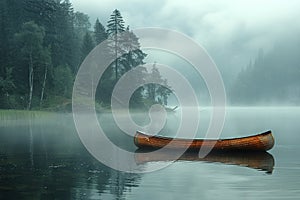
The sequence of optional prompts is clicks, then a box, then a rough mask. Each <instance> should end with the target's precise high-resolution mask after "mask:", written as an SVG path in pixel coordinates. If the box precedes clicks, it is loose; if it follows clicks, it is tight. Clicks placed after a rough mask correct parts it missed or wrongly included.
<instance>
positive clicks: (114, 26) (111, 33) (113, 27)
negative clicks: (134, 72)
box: [107, 9, 125, 80]
mask: <svg viewBox="0 0 300 200" xmlns="http://www.w3.org/2000/svg"><path fill="white" fill-rule="evenodd" d="M124 31H125V26H124V20H123V17H122V16H121V13H120V11H119V10H117V9H115V10H114V11H113V13H112V14H111V16H110V19H109V21H108V22H107V34H108V38H109V39H110V41H111V48H112V52H113V53H114V56H115V62H114V65H115V66H114V67H115V80H118V78H119V58H118V57H119V56H121V55H122V53H123V51H122V49H121V47H120V35H119V33H122V32H124Z"/></svg>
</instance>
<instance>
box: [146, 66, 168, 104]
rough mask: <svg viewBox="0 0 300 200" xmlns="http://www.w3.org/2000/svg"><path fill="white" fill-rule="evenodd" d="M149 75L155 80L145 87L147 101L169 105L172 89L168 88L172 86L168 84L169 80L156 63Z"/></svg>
mask: <svg viewBox="0 0 300 200" xmlns="http://www.w3.org/2000/svg"><path fill="white" fill-rule="evenodd" d="M147 77H148V78H150V80H152V81H154V82H155V83H150V84H148V85H147V86H146V87H145V90H146V96H145V97H146V99H147V100H148V101H147V103H148V104H156V103H158V104H161V105H167V104H168V97H169V96H170V94H171V93H172V90H170V89H168V88H170V86H168V83H167V80H166V79H163V78H162V76H161V74H160V72H159V70H158V68H157V67H156V64H154V65H153V67H152V70H151V73H149V75H148V76H147Z"/></svg>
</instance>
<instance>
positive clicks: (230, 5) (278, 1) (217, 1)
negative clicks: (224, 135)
mask: <svg viewBox="0 0 300 200" xmlns="http://www.w3.org/2000/svg"><path fill="white" fill-rule="evenodd" d="M71 2H72V3H73V5H74V8H75V10H77V11H81V12H84V13H87V14H88V15H90V17H91V22H92V24H93V23H94V20H95V19H96V18H97V17H98V18H99V19H100V21H101V22H102V23H103V24H104V25H106V22H107V20H108V18H109V15H110V14H111V13H112V11H113V10H114V9H119V10H120V11H121V14H122V16H123V18H124V20H125V22H126V25H130V27H131V28H132V29H134V28H141V27H163V28H171V29H174V30H177V31H180V32H183V33H185V34H187V35H189V36H190V37H192V38H193V39H195V40H196V41H197V42H198V43H199V44H201V45H202V46H204V47H205V48H206V50H207V51H208V52H209V54H210V55H211V56H212V58H213V59H214V61H215V62H216V64H217V65H218V67H219V68H220V69H221V71H222V73H224V75H226V76H228V73H231V72H234V71H239V70H240V69H241V68H242V67H245V66H246V65H247V64H248V62H249V61H250V59H253V58H255V57H256V55H257V53H258V51H259V49H260V48H262V49H264V52H265V53H267V52H268V51H270V50H272V48H273V47H274V44H276V43H278V42H284V41H285V40H287V39H291V38H294V37H295V36H296V35H297V36H298V37H300V34H299V33H300V23H299V19H300V12H299V10H300V1H299V0H288V1H287V0H247V1H246V0H213V1H212V0H192V1H191V0H151V1H148V0H147V1H142V0H126V1H124V0H71Z"/></svg>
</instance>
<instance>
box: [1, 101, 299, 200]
mask: <svg viewBox="0 0 300 200" xmlns="http://www.w3.org/2000/svg"><path fill="white" fill-rule="evenodd" d="M201 115H202V120H203V121H202V123H201V127H200V131H199V135H198V136H199V137H201V134H200V132H203V130H205V129H206V125H205V124H207V122H208V118H209V110H204V111H202V112H201ZM99 118H100V123H102V124H105V127H106V128H105V129H106V130H108V132H110V133H112V135H111V136H110V137H111V138H112V140H114V142H115V143H117V144H118V145H120V146H122V147H123V148H125V149H129V150H132V151H135V150H136V149H135V146H134V145H133V141H132V138H131V137H129V136H125V135H119V134H118V132H120V131H119V129H118V128H117V127H116V126H115V125H114V124H113V122H112V121H111V119H112V118H111V116H110V115H109V114H105V115H102V116H99ZM136 118H139V116H138V115H136ZM299 119H300V108H297V107H290V108H230V109H228V111H227V118H226V122H225V127H224V130H223V133H222V137H234V136H246V135H249V134H254V133H259V132H262V131H265V130H268V129H272V131H273V134H274V137H275V140H276V144H275V147H274V148H273V149H272V150H271V151H269V154H264V155H212V156H211V157H208V158H207V159H206V160H205V161H201V160H199V159H198V160H197V157H195V156H193V155H184V156H183V157H182V158H181V160H178V161H176V162H175V163H173V164H172V165H170V166H169V167H167V168H164V169H162V170H159V171H156V172H152V173H147V174H130V173H123V172H118V171H115V170H112V169H110V168H108V167H106V166H104V165H102V164H101V163H99V162H98V161H97V160H95V159H94V158H93V157H92V156H91V155H90V154H89V153H88V152H87V151H86V150H85V148H84V146H83V145H82V144H81V142H80V140H79V138H78V136H77V133H76V130H75V128H74V122H73V119H72V115H70V114H50V115H47V116H39V117H34V116H31V117H28V118H26V117H23V118H14V117H8V118H5V117H2V119H1V121H0V199H155V198H156V199H164V200H167V199H241V198H242V199H299V197H300V157H299V152H300V146H299V145H298V143H299V141H300V133H299V130H300V123H299ZM176 120H177V116H176V113H175V114H170V115H169V121H168V123H167V125H166V128H165V132H164V133H166V135H171V134H172V131H173V129H174V128H176V127H177V124H178V123H176ZM167 156H168V155H162V157H160V158H153V159H152V160H151V158H150V159H148V160H145V159H144V158H140V159H141V160H140V161H141V164H142V165H145V167H147V165H151V164H152V163H153V162H168V161H167V160H168V157H167ZM143 159H144V160H143ZM229 163H231V164H229ZM247 166H248V167H247Z"/></svg>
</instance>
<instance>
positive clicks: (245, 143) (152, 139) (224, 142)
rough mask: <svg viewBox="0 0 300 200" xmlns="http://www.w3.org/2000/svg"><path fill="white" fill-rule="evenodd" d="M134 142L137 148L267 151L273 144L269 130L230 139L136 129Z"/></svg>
mask: <svg viewBox="0 0 300 200" xmlns="http://www.w3.org/2000/svg"><path fill="white" fill-rule="evenodd" d="M134 144H135V145H136V146H137V147H138V148H155V149H158V148H163V147H165V148H170V149H188V150H199V149H200V148H208V149H212V150H217V151H267V150H270V149H271V148H272V147H273V146H274V137H273V135H272V132H271V131H267V132H264V133H261V134H257V135H252V136H247V137H239V138H231V139H218V140H216V139H181V138H170V137H164V136H151V135H148V134H145V133H142V132H139V131H137V133H136V135H135V136H134Z"/></svg>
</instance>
